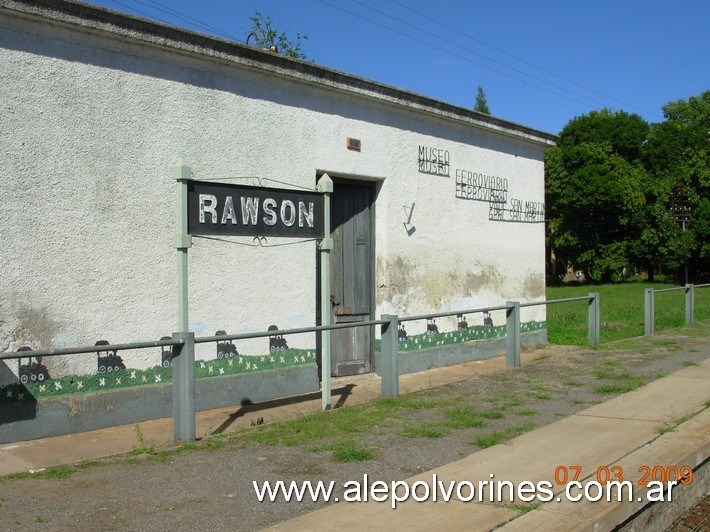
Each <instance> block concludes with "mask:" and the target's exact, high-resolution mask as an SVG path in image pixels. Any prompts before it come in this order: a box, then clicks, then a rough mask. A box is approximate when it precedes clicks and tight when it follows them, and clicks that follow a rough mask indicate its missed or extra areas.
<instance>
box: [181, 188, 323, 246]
mask: <svg viewBox="0 0 710 532" xmlns="http://www.w3.org/2000/svg"><path fill="white" fill-rule="evenodd" d="M187 205H188V207H187V230H188V233H190V234H191V235H222V236H282V237H299V238H323V234H324V232H323V195H322V194H319V193H318V192H309V191H296V190H287V189H276V188H265V187H249V186H244V185H231V184H222V183H209V182H206V181H189V182H188V185H187Z"/></svg>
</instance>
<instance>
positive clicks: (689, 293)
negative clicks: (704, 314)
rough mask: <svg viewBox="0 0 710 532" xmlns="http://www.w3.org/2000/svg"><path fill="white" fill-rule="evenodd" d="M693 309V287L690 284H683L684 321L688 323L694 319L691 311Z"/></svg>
mask: <svg viewBox="0 0 710 532" xmlns="http://www.w3.org/2000/svg"><path fill="white" fill-rule="evenodd" d="M694 309H695V287H694V286H693V285H692V284H686V285H685V323H686V325H690V324H691V323H693V321H694V316H693V312H694Z"/></svg>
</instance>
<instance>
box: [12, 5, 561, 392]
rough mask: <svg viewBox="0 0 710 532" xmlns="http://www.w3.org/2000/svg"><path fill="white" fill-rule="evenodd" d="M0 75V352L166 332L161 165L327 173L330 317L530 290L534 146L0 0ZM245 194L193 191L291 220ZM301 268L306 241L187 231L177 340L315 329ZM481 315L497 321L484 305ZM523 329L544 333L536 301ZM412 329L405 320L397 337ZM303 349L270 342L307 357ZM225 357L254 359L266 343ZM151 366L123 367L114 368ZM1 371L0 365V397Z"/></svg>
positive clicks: (512, 132)
mask: <svg viewBox="0 0 710 532" xmlns="http://www.w3.org/2000/svg"><path fill="white" fill-rule="evenodd" d="M0 71H1V72H2V83H0V102H2V110H1V111H0V161H2V163H1V164H0V168H1V170H0V179H1V182H2V194H0V235H1V237H0V241H1V242H2V260H1V261H0V352H2V351H13V350H17V349H19V348H21V347H23V346H27V347H29V348H32V349H50V348H58V347H70V346H82V345H93V344H94V343H95V342H96V341H99V340H105V341H108V342H111V343H124V342H132V341H148V340H157V339H159V338H161V337H163V336H166V335H170V334H171V333H172V332H173V331H175V330H177V325H176V307H177V289H176V275H177V274H176V259H175V257H176V249H175V246H174V239H175V234H176V192H175V191H176V186H177V185H176V181H175V179H174V177H173V171H174V168H175V165H176V163H178V161H181V164H184V165H186V166H189V169H190V172H191V177H192V178H193V179H194V180H196V181H207V182H217V183H230V184H233V185H244V186H256V187H261V188H270V187H273V188H275V189H288V190H294V191H316V186H317V183H318V180H319V179H320V178H322V177H323V175H325V174H327V175H328V176H329V177H330V178H331V179H332V181H333V182H334V191H333V193H332V213H333V216H332V225H331V232H330V233H331V236H332V238H333V241H334V246H335V247H334V250H333V252H332V261H331V262H332V266H331V273H330V275H331V288H332V292H331V296H330V299H331V302H332V317H333V320H334V321H335V322H344V321H358V320H360V321H362V320H368V319H374V318H376V317H379V316H381V315H382V314H397V315H400V316H411V315H420V314H426V313H436V312H447V311H453V310H457V309H475V308H480V307H484V306H495V305H500V304H502V303H504V302H505V301H509V300H514V301H538V300H542V299H544V297H545V224H544V167H543V154H544V152H545V150H546V149H548V148H550V147H552V146H554V145H555V140H556V137H555V136H554V135H551V134H549V133H545V132H542V131H538V130H535V129H533V128H530V127H526V126H523V125H519V124H516V123H512V122H509V121H506V120H501V119H498V118H495V117H493V116H489V115H485V114H481V113H478V112H476V111H473V110H470V109H464V108H460V107H456V106H453V105H450V104H447V103H444V102H441V101H437V100H434V99H430V98H427V97H424V96H421V95H417V94H413V93H411V92H407V91H405V90H402V89H399V88H395V87H391V86H387V85H383V84H381V83H378V82H376V81H370V80H367V79H362V78H359V77H356V76H352V75H349V74H346V73H343V72H338V71H334V70H331V69H328V68H324V67H322V66H319V65H316V64H313V63H310V62H304V61H299V60H294V59H289V58H286V57H284V56H282V55H279V54H277V53H274V52H271V51H268V50H262V49H258V48H254V47H249V46H245V45H243V44H239V43H234V42H228V41H224V40H220V39H217V38H214V37H209V36H205V35H201V34H197V33H193V32H190V31H186V30H184V29H180V28H176V27H172V26H168V25H164V24H160V23H156V22H152V21H148V20H143V19H140V18H135V17H132V16H129V15H126V14H122V13H118V12H115V11H111V10H107V9H104V8H100V7H96V6H92V5H89V4H85V3H81V2H75V1H67V0H53V1H51V2H50V1H40V2H37V1H34V0H0ZM250 197H251V196H249V194H248V193H246V194H243V195H242V196H234V197H233V198H232V206H231V210H230V209H229V208H228V207H229V206H228V205H225V204H224V203H222V204H220V203H219V202H218V203H216V204H214V203H212V200H211V199H207V200H205V201H203V205H202V208H203V212H202V214H203V215H204V216H205V217H206V219H207V221H208V222H209V223H215V224H220V225H240V224H244V223H246V222H245V219H249V217H250V216H254V217H256V218H258V219H261V220H268V221H271V222H273V224H272V225H277V226H289V224H290V225H294V224H296V225H298V224H299V223H300V224H301V225H302V224H303V223H306V224H308V223H309V221H310V220H311V218H309V216H312V212H311V211H309V206H308V204H307V203H304V204H303V205H299V204H298V202H296V203H292V204H291V205H288V204H286V205H284V204H283V202H281V203H279V202H278V200H273V203H266V202H264V201H263V200H262V202H261V203H260V204H259V205H256V204H255V203H254V202H253V201H254V200H253V199H252V200H249V198H250ZM245 198H246V200H249V201H252V203H248V201H247V202H246V203H245V202H244V201H245ZM250 206H251V209H252V211H251V213H250V211H249V208H250ZM257 207H258V209H257V210H254V209H255V208H257ZM256 218H255V219H256ZM318 268H319V260H318V239H317V238H308V237H306V238H303V237H292V236H286V237H283V236H274V237H273V238H272V237H266V238H264V237H249V236H238V237H232V236H224V237H219V238H214V237H203V238H200V237H195V238H194V239H193V242H192V246H191V248H190V249H189V319H190V323H189V326H190V330H192V331H193V332H194V333H195V334H196V335H197V336H209V335H214V334H215V332H216V331H226V332H227V333H229V334H238V333H244V332H253V331H264V330H267V328H268V327H270V326H276V327H278V328H279V329H290V328H300V327H309V326H313V325H315V324H317V323H318V321H319V310H318V309H319V306H318V293H319V283H320V276H319V273H318ZM488 318H489V320H490V321H489V322H488V324H487V325H488V326H490V325H493V326H494V327H495V326H499V325H501V324H502V323H504V314H503V313H502V312H497V313H493V314H492V315H491V316H490V317H488ZM465 319H466V320H467V325H468V326H470V327H474V326H483V325H484V321H483V320H484V316H483V315H472V316H466V317H465ZM522 321H523V322H524V323H535V324H538V325H537V326H536V327H535V328H536V329H538V330H539V331H541V334H542V337H541V338H542V341H544V323H545V310H544V307H543V306H540V307H531V308H526V309H523V315H522ZM430 325H431V324H430ZM456 329H457V320H456V318H454V317H451V318H445V319H439V320H437V322H436V331H437V334H439V333H440V334H444V333H445V332H446V331H455V330H456ZM426 332H427V324H426V323H424V322H422V323H414V322H412V323H411V324H408V325H407V334H408V337H409V338H411V339H412V342H414V343H413V344H412V345H415V344H416V338H418V337H419V335H422V337H424V335H426ZM430 332H431V331H430ZM314 337H315V335H313V334H311V335H301V336H292V337H291V336H289V337H287V338H285V339H284V341H285V342H287V346H288V348H289V349H294V350H297V352H298V353H301V354H297V355H296V358H299V359H300V360H303V361H306V362H308V363H310V364H313V365H314V364H315V362H314V361H315V358H314V357H313V354H314V352H315V349H316V347H317V346H316V342H315V338H314ZM442 342H443V343H445V342H444V341H443V340H442ZM276 347H277V349H279V346H276ZM281 347H283V346H281ZM418 347H421V346H418ZM235 349H237V350H238V352H239V354H240V355H243V356H247V357H249V356H251V357H261V358H259V359H258V360H257V359H256V358H254V359H253V360H251V362H252V363H254V361H256V363H254V366H256V367H257V368H259V366H260V365H261V363H260V361H261V360H262V358H263V356H265V355H269V349H270V345H269V344H268V343H267V342H266V340H265V339H260V340H250V341H245V342H243V343H240V344H238V345H237V346H236V347H235ZM272 351H273V349H272ZM332 351H333V365H332V368H333V373H334V374H336V375H345V374H352V373H363V372H368V371H371V370H372V368H373V361H374V357H375V356H376V352H377V332H376V331H375V330H374V328H360V329H348V330H343V331H340V332H337V333H334V334H333V349H332ZM405 351H406V349H405ZM159 357H160V354H159V353H158V352H155V351H154V352H147V351H136V352H135V353H124V354H123V355H122V358H123V364H124V365H125V367H126V371H128V370H130V369H133V370H135V371H134V372H133V373H134V374H135V372H136V371H137V372H139V374H140V372H145V371H146V370H147V369H148V368H150V367H153V366H156V365H160V358H159ZM304 357H305V358H304ZM214 358H215V349H214V344H205V345H198V349H197V359H198V360H200V361H209V360H212V359H214ZM306 359H307V360H306ZM242 362H243V361H242ZM267 362H268V361H267ZM234 363H235V364H236V361H235V362H234ZM43 364H44V365H45V366H46V369H47V372H48V374H49V375H50V376H51V378H52V379H54V380H56V379H61V378H63V377H64V376H72V375H79V376H81V375H90V374H92V373H96V372H97V362H96V358H95V357H94V358H92V357H90V356H87V355H76V356H66V357H52V358H49V357H45V359H44V360H43ZM267 365H268V364H267ZM250 367H252V366H250ZM118 369H121V370H123V368H118ZM203 369H204V370H205V371H207V369H206V368H205V367H204V364H203ZM129 378H130V377H129V376H127V377H126V381H128V380H129ZM17 379H18V367H15V366H14V365H12V364H9V363H3V362H0V387H2V386H10V385H14V384H16V383H17V382H18V381H17ZM72 379H73V378H72ZM75 380H77V379H73V380H71V386H75V385H76V382H75ZM151 382H152V381H151ZM50 384H51V383H50ZM68 386H70V384H69V381H68V380H67V381H66V382H63V383H62V389H63V390H64V391H66V390H67V387H68ZM48 388H51V390H52V391H55V390H54V388H56V385H55V386H49V384H48V385H47V386H45V389H48Z"/></svg>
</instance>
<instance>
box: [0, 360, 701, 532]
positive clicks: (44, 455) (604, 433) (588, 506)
mask: <svg viewBox="0 0 710 532" xmlns="http://www.w3.org/2000/svg"><path fill="white" fill-rule="evenodd" d="M538 355H539V353H534V352H533V353H523V365H524V364H525V363H526V361H529V360H531V359H532V358H534V357H535V356H538ZM563 355H564V352H557V353H555V352H554V351H553V352H552V355H551V356H563ZM504 367H505V358H504V357H496V358H494V359H489V360H486V361H478V362H471V363H467V364H462V365H458V366H452V367H448V368H440V369H434V370H430V371H427V372H423V373H419V374H412V375H405V376H402V377H401V382H400V390H401V392H402V393H408V392H412V391H416V390H421V389H425V388H431V387H435V386H440V385H443V384H448V383H452V382H456V381H459V380H464V379H468V378H471V377H473V376H475V375H480V374H485V373H491V372H494V371H498V370H501V369H503V368H504ZM379 395H380V380H379V378H377V377H376V376H373V375H366V376H359V377H354V378H341V379H334V381H333V404H334V405H335V404H341V405H348V406H350V405H356V404H362V403H365V402H368V401H371V400H373V399H374V398H376V397H379ZM708 400H710V359H708V360H705V361H704V362H703V363H701V364H699V365H697V366H691V367H687V368H684V369H682V370H680V371H677V372H676V373H674V374H672V375H669V376H666V377H664V378H662V379H659V380H656V381H654V382H652V383H650V384H648V385H646V386H644V387H642V388H639V389H637V390H635V391H633V392H630V393H627V394H624V395H620V396H618V397H615V398H613V399H611V400H609V401H606V402H604V403H601V404H599V405H596V406H594V407H592V408H589V409H587V410H584V411H581V412H579V413H577V414H575V415H572V416H570V417H568V418H565V419H562V420H560V421H558V422H556V423H553V424H551V425H547V426H545V427H542V428H540V429H538V430H535V431H532V432H529V433H527V434H524V435H522V436H520V437H518V438H515V439H513V440H510V441H508V442H506V443H505V444H501V445H496V446H494V447H490V448H487V449H484V450H482V451H479V452H476V453H474V454H472V455H470V456H468V457H467V458H464V459H463V460H459V461H456V462H453V463H451V464H447V465H445V466H442V467H440V468H437V469H435V470H432V471H429V472H426V473H422V474H420V475H418V476H416V477H412V478H410V479H407V480H408V482H409V484H410V485H411V484H412V483H414V482H415V481H417V480H423V481H427V482H429V483H430V484H431V481H432V476H433V474H434V473H435V474H436V475H437V478H438V479H439V480H441V481H442V482H444V483H445V484H446V485H448V483H449V482H451V481H455V482H460V481H463V480H468V481H471V482H473V483H474V484H477V482H478V481H479V480H490V478H491V477H490V475H491V474H493V475H495V479H496V480H508V481H511V482H513V483H519V482H521V481H523V480H527V481H531V482H533V483H537V482H540V481H543V480H546V481H550V482H553V481H554V474H555V469H556V468H557V467H558V466H570V465H575V466H580V467H581V468H582V476H581V477H580V479H579V480H580V481H584V480H594V479H595V478H596V472H597V469H598V468H599V467H600V466H608V467H611V466H615V465H617V466H619V467H622V468H623V471H624V480H630V481H631V482H633V484H634V490H635V491H634V497H637V496H641V495H643V493H642V489H641V488H640V487H639V485H638V480H639V478H640V476H641V474H640V473H639V468H640V467H641V466H642V465H647V466H649V467H651V468H653V467H654V466H663V467H664V468H667V467H669V466H673V465H675V466H677V467H680V466H684V465H690V466H691V467H693V468H696V467H697V466H699V465H700V464H702V463H703V462H704V461H705V460H707V459H708V457H710V409H708V408H707V407H706V404H707V402H708ZM320 403H321V401H320V395H319V394H312V395H309V396H305V397H300V398H295V399H290V400H284V401H273V402H270V403H266V404H263V403H262V404H258V405H249V406H246V407H241V408H240V407H237V408H236V409H235V408H230V409H220V410H213V411H209V412H201V413H199V414H198V416H197V433H198V436H203V435H208V434H213V433H215V432H223V431H230V430H234V429H235V428H236V427H238V426H243V425H250V424H251V423H253V422H255V421H256V420H257V419H258V418H264V420H265V421H266V422H270V421H276V420H281V419H287V418H292V417H295V416H298V415H302V414H305V413H309V412H315V411H318V410H319V409H320ZM684 417H690V419H689V420H688V421H686V422H685V423H682V424H681V425H679V426H678V427H676V428H675V429H674V430H673V431H671V432H668V433H665V434H663V435H660V432H659V430H660V429H661V428H662V427H664V426H668V424H669V423H673V422H674V421H677V420H679V419H681V418H684ZM140 427H141V432H142V434H143V438H144V440H145V442H149V443H151V444H155V445H156V446H163V445H170V443H171V437H172V420H171V419H162V420H156V421H149V422H144V423H141V424H140ZM139 443H140V442H139V441H138V438H137V433H136V430H135V426H134V425H128V426H122V427H115V428H110V429H103V430H98V431H92V432H87V433H82V434H73V435H68V436H60V437H55V438H47V439H42V440H34V441H28V442H20V443H14V444H4V445H0V476H2V475H8V474H11V473H17V472H23V471H28V470H37V469H41V468H46V467H51V466H56V465H62V464H71V463H76V462H79V461H82V460H91V459H96V458H100V457H105V456H111V455H115V454H121V453H126V452H129V451H131V450H132V449H133V448H134V447H137V446H138V445H139ZM708 470H710V468H708V467H704V468H703V469H702V470H701V471H699V472H698V473H697V475H696V478H695V479H694V482H693V484H691V485H690V486H687V487H683V489H684V490H685V493H686V496H685V497H684V499H685V500H687V501H688V503H689V502H692V501H691V499H692V500H695V499H697V498H699V496H700V495H701V494H702V493H707V491H708V486H709V485H710V481H709V480H708V476H709V473H708ZM554 487H555V499H553V501H551V502H548V503H545V504H542V505H541V506H540V507H538V508H537V509H535V510H533V511H531V512H528V513H526V514H524V515H521V513H520V512H519V511H518V510H517V509H515V508H511V507H510V505H509V506H507V507H506V506H505V505H502V504H488V503H470V504H465V503H460V502H449V503H443V502H436V503H434V502H426V503H416V502H411V501H410V502H407V503H402V504H400V505H399V506H398V509H397V510H396V511H393V510H391V509H390V504H389V503H379V504H378V503H373V502H368V503H358V504H347V503H340V504H334V505H331V506H328V507H326V508H324V509H322V510H319V511H317V512H314V513H311V514H307V515H304V516H301V517H299V518H296V519H293V520H290V521H286V522H284V523H281V524H279V525H277V526H275V527H274V528H273V529H274V530H304V529H315V530H317V529H325V528H333V527H344V528H346V529H375V528H377V529H389V528H394V527H397V528H400V527H408V528H412V529H424V528H431V527H437V528H440V527H442V526H445V527H446V528H453V527H457V528H459V527H460V528H465V529H467V530H486V529H491V528H495V527H501V526H504V527H506V528H511V529H516V528H518V529H523V528H525V529H546V530H548V529H549V530H573V529H590V528H595V529H597V528H601V529H610V528H613V527H614V526H616V525H617V524H619V523H621V522H623V521H624V520H626V519H627V518H628V517H629V516H631V515H633V514H634V513H636V512H638V511H639V510H641V508H642V507H643V506H644V505H643V504H642V503H641V502H638V501H635V502H631V503H629V502H624V503H606V502H597V503H587V502H576V503H572V502H566V501H564V496H563V493H562V492H561V488H560V487H559V486H557V485H554ZM693 490H694V491H693ZM696 492H697V493H696ZM674 493H676V492H674ZM557 497H560V498H561V499H563V500H562V501H560V502H557V501H556V498H557ZM655 506H656V507H657V508H660V509H661V510H662V512H661V513H665V514H666V517H668V515H670V514H671V513H672V515H678V514H680V509H675V510H671V506H670V504H669V503H660V504H657V505H655ZM646 513H648V512H644V514H646ZM648 515H649V516H651V513H648ZM649 519H651V520H653V519H655V520H656V521H657V522H659V521H658V518H656V517H653V516H651V517H649Z"/></svg>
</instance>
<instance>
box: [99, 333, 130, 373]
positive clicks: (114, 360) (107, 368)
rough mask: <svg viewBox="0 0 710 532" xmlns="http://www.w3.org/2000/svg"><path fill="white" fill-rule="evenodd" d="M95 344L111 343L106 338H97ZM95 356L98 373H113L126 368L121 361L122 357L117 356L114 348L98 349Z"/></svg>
mask: <svg viewBox="0 0 710 532" xmlns="http://www.w3.org/2000/svg"><path fill="white" fill-rule="evenodd" d="M94 345H95V346H103V345H111V344H110V343H109V342H108V340H99V341H98V342H96V343H95V344H94ZM96 358H97V362H98V371H99V373H113V372H114V371H121V370H122V369H126V365H125V364H124V363H123V359H122V358H121V357H120V356H118V352H117V351H116V350H113V351H109V350H106V351H98V352H97V353H96Z"/></svg>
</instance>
